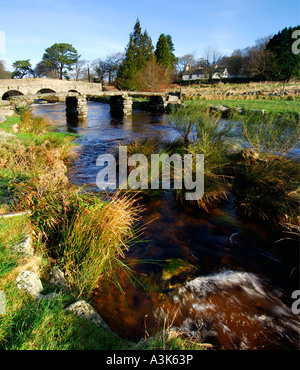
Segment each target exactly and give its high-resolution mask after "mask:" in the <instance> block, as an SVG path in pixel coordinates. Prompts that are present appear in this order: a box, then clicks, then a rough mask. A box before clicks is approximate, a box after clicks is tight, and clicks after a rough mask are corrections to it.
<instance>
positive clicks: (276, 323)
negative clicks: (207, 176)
mask: <svg viewBox="0 0 300 370" xmlns="http://www.w3.org/2000/svg"><path fill="white" fill-rule="evenodd" d="M88 106H89V111H88V118H87V121H86V122H85V123H83V124H81V125H80V126H76V125H72V126H70V125H68V124H67V122H66V117H65V106H64V104H60V103H56V104H34V105H33V106H32V109H33V112H34V113H35V114H38V115H42V116H44V117H46V118H48V119H49V120H50V121H51V122H52V123H53V129H54V130H56V131H60V132H73V133H77V134H79V135H81V136H80V137H79V138H78V139H77V142H78V143H79V144H80V147H81V157H80V158H79V159H78V160H76V162H75V163H74V167H73V169H72V171H71V173H70V180H71V181H72V182H73V183H74V184H78V185H82V184H89V185H90V188H91V189H95V190H96V188H95V180H96V175H97V173H98V171H99V167H97V166H96V158H97V157H98V155H99V154H102V153H106V152H108V151H109V149H110V148H111V146H112V145H114V144H115V143H116V141H118V140H123V139H126V138H132V137H144V136H151V135H156V136H157V135H159V136H161V137H162V138H164V139H166V138H169V139H174V138H176V137H177V133H176V132H175V131H174V130H173V129H172V128H171V127H169V126H168V116H167V115H166V114H150V113H147V112H142V111H134V112H133V114H132V116H130V117H124V118H120V119H116V118H113V117H111V115H110V111H109V105H108V104H103V103H97V102H88ZM140 203H141V204H142V205H143V207H144V211H143V213H142V221H141V223H142V224H143V225H145V227H146V228H145V231H144V234H143V241H142V242H140V243H138V244H136V245H134V246H132V247H131V248H130V250H129V252H128V253H127V255H126V258H127V259H128V260H130V261H131V268H132V270H133V271H134V276H136V277H137V279H138V280H139V282H140V283H135V284H133V282H132V281H131V279H130V278H128V276H127V275H126V274H125V273H122V272H120V276H119V278H120V281H121V282H122V287H123V290H124V294H122V293H121V292H120V289H119V288H117V287H115V286H113V285H112V286H110V287H109V288H108V289H101V290H99V291H95V293H94V297H93V298H94V305H95V307H96V309H97V311H98V312H99V314H100V315H101V317H102V318H103V319H104V320H105V321H106V322H107V324H108V325H109V326H110V327H111V329H112V330H114V331H115V332H117V333H118V334H119V335H120V336H122V337H126V338H130V339H133V340H139V339H140V338H144V337H145V336H147V335H153V334H155V333H156V332H157V331H158V330H162V329H166V328H172V330H179V331H181V332H183V333H185V335H186V336H188V337H190V338H193V339H195V340H198V341H202V342H206V343H211V344H212V345H213V346H214V348H216V349H300V345H299V338H300V322H299V315H296V314H294V313H293V312H292V310H291V306H292V304H293V300H292V299H291V295H292V292H293V291H295V290H299V248H298V241H297V240H284V241H280V242H278V240H279V239H280V238H282V235H280V234H277V233H274V231H273V230H271V229H270V230H268V229H267V228H266V227H265V226H262V225H258V224H253V223H250V222H248V221H247V220H245V219H242V218H241V217H240V216H239V215H238V214H237V213H236V210H235V206H234V198H231V199H230V200H229V201H228V202H227V203H226V204H224V205H222V206H221V207H219V208H217V209H213V210H211V211H210V212H209V213H206V212H203V211H200V210H199V209H195V208H191V207H188V206H186V205H183V204H179V203H178V202H177V201H176V199H175V198H174V195H173V194H172V193H170V192H167V193H164V194H161V195H156V196H152V197H147V196H144V197H143V198H142V199H141V200H140ZM174 266H176V268H175V270H174ZM170 271H171V272H170ZM174 271H175V272H174ZM298 307H299V305H298Z"/></svg>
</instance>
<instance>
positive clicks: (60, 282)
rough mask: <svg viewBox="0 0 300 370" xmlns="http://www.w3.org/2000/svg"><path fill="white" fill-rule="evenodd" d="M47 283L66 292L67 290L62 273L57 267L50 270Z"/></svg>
mask: <svg viewBox="0 0 300 370" xmlns="http://www.w3.org/2000/svg"><path fill="white" fill-rule="evenodd" d="M49 283H50V284H51V285H53V286H55V287H56V288H58V289H61V290H66V289H67V288H68V283H67V280H66V279H65V276H64V273H63V272H62V271H61V270H60V269H59V268H58V267H53V269H52V270H51V272H50V278H49Z"/></svg>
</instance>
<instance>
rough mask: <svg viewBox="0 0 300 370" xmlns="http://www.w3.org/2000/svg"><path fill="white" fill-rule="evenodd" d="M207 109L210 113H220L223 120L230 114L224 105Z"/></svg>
mask: <svg viewBox="0 0 300 370" xmlns="http://www.w3.org/2000/svg"><path fill="white" fill-rule="evenodd" d="M209 109H210V111H211V112H217V113H221V116H222V117H223V118H227V117H228V115H229V113H230V108H229V107H225V106H224V105H213V106H212V107H210V108H209Z"/></svg>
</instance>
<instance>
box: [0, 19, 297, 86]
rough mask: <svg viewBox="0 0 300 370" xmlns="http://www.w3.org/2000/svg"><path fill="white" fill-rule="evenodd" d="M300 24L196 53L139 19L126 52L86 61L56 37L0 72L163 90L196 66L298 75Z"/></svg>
mask: <svg viewBox="0 0 300 370" xmlns="http://www.w3.org/2000/svg"><path fill="white" fill-rule="evenodd" d="M299 30H300V26H297V27H293V28H292V27H289V28H287V27H286V28H284V29H283V30H281V31H279V32H278V33H277V34H276V35H271V36H267V37H264V38H261V39H259V40H257V41H256V43H255V45H254V46H251V47H247V48H245V49H237V50H235V51H234V52H233V53H232V54H231V55H230V56H226V55H225V56H224V55H222V54H221V53H220V52H219V51H218V50H216V49H212V48H207V49H206V50H205V52H204V53H203V56H202V57H201V58H200V59H197V58H196V57H195V54H194V53H190V54H186V55H183V56H181V57H176V56H175V54H174V52H175V48H174V44H173V41H172V37H171V36H170V35H168V34H163V33H162V34H161V35H160V36H159V39H158V41H157V43H156V47H154V46H153V44H152V39H151V37H150V35H149V34H148V32H147V31H146V30H145V31H143V30H142V27H141V24H140V21H139V19H137V21H136V23H135V25H134V28H133V31H132V32H131V33H130V35H129V42H128V44H127V46H126V48H125V52H124V53H111V54H108V55H107V56H106V58H99V59H96V60H94V61H91V62H88V61H86V60H84V59H81V56H80V54H79V53H78V51H77V50H76V49H75V48H74V47H73V45H71V44H67V43H60V44H58V43H56V44H54V45H52V46H50V47H48V48H47V49H46V50H45V52H44V55H43V57H42V60H41V61H40V62H39V63H37V64H36V66H35V67H33V66H32V65H31V63H30V60H29V59H27V60H17V61H15V62H14V63H13V67H14V71H13V72H12V73H10V72H8V71H6V69H5V65H4V62H3V61H0V78H10V77H11V78H23V77H25V76H27V77H48V78H58V79H70V78H71V79H75V80H86V81H90V82H107V83H109V84H113V83H114V84H115V86H116V87H117V88H118V89H121V90H148V91H161V90H164V89H165V88H167V87H169V86H170V85H171V83H173V82H174V81H178V80H181V79H182V76H183V74H185V75H188V77H191V76H192V75H193V73H196V72H197V71H198V72H199V71H201V73H202V75H203V76H206V78H208V80H212V78H213V76H219V77H222V72H223V71H224V70H225V69H226V70H227V72H228V75H229V76H230V77H239V78H244V77H247V78H250V79H257V80H260V81H264V80H274V81H288V80H289V79H291V78H299V77H300V59H299V52H295V51H294V52H292V50H295V49H293V43H295V37H294V35H295V31H297V32H298V33H299ZM297 45H299V43H298V44H297ZM296 51H298V49H297V50H296Z"/></svg>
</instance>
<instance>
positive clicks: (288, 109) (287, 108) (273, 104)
mask: <svg viewBox="0 0 300 370" xmlns="http://www.w3.org/2000/svg"><path fill="white" fill-rule="evenodd" d="M191 104H196V105H197V104H202V105H207V106H213V105H224V106H226V107H229V108H235V107H241V108H244V109H245V110H251V109H264V110H265V112H266V113H271V114H287V113H292V114H298V113H299V104H300V98H296V99H295V100H288V99H276V100H275V99H274V100H265V99H255V100H254V99H253V100H250V99H249V100H245V99H238V98H236V99H220V100H216V99H206V100H203V101H202V100H196V101H195V100H193V101H192V102H191Z"/></svg>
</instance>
